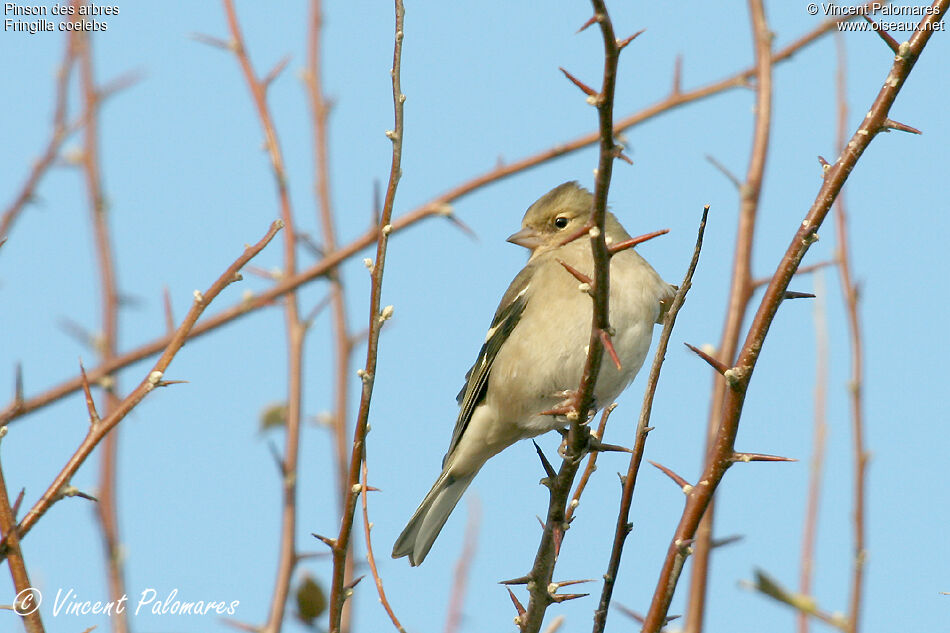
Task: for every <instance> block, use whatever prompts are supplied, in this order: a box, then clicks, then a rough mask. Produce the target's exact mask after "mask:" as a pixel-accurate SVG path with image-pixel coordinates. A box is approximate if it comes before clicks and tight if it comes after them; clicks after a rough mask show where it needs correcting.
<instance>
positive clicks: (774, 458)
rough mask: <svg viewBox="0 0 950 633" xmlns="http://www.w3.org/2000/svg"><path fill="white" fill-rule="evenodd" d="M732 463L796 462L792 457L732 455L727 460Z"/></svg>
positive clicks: (756, 454)
mask: <svg viewBox="0 0 950 633" xmlns="http://www.w3.org/2000/svg"><path fill="white" fill-rule="evenodd" d="M729 459H730V460H731V461H733V462H797V461H798V460H797V459H795V458H793V457H781V456H780V455H768V454H766V453H733V454H732V457H730V458H729Z"/></svg>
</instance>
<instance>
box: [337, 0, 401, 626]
mask: <svg viewBox="0 0 950 633" xmlns="http://www.w3.org/2000/svg"><path fill="white" fill-rule="evenodd" d="M395 14H396V19H395V38H394V39H395V43H394V45H393V65H392V70H391V74H392V85H393V110H394V119H395V122H394V125H393V129H392V130H388V131H387V132H386V136H387V137H388V138H389V140H391V141H392V144H393V152H392V166H391V167H390V171H389V184H388V185H387V187H386V197H385V200H384V202H383V209H382V213H381V216H380V219H379V225H378V227H377V230H376V233H377V241H376V261H375V262H374V263H373V264H372V270H371V273H370V275H371V284H370V301H369V303H370V310H369V331H368V334H367V341H366V364H365V366H364V367H363V368H361V369H360V370H359V372H358V373H359V376H360V378H361V379H362V381H363V392H362V395H361V397H360V407H359V413H358V414H357V418H356V428H355V430H354V435H353V450H352V453H351V456H350V461H349V473H348V475H347V480H346V487H345V488H344V490H343V494H344V495H346V497H345V499H346V501H345V503H344V507H343V517H342V520H341V525H340V532H339V535H338V536H337V538H336V539H335V540H334V542H333V546H332V551H333V578H332V581H331V585H330V633H339V632H340V626H341V622H342V619H343V608H344V602H345V601H346V598H347V592H346V589H345V587H346V584H345V582H344V578H345V574H346V568H347V559H348V556H347V553H348V552H349V542H350V536H351V533H352V530H353V515H354V513H355V510H356V499H357V497H358V496H359V495H360V493H361V492H362V493H363V494H366V491H365V490H362V486H361V484H360V470H361V468H360V466H361V463H362V461H363V459H365V457H366V432H367V425H368V422H369V408H370V401H371V399H372V396H373V384H374V380H375V377H376V362H377V356H378V349H379V333H380V331H381V329H382V326H383V323H384V322H385V321H386V320H387V319H388V318H389V317H390V316H391V315H392V308H391V307H390V306H387V307H386V308H385V309H383V310H380V302H381V295H382V290H383V271H384V269H385V264H386V249H387V246H388V245H389V236H390V234H391V233H392V230H393V227H392V225H391V224H390V222H391V221H392V215H393V205H394V203H395V199H396V187H397V185H398V184H399V179H400V177H401V176H402V143H403V104H404V103H405V101H406V96H405V95H404V94H403V93H402V86H401V82H400V70H401V63H402V42H403V33H404V31H403V23H404V20H405V8H404V7H403V4H402V0H395Z"/></svg>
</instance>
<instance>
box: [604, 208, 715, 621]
mask: <svg viewBox="0 0 950 633" xmlns="http://www.w3.org/2000/svg"><path fill="white" fill-rule="evenodd" d="M708 215H709V206H706V207H705V208H704V209H703V217H702V220H701V221H700V223H699V230H698V232H697V235H696V246H695V247H694V248H693V256H692V258H691V259H690V262H689V266H688V267H687V269H686V274H685V275H684V277H683V281H682V282H681V283H680V286H679V289H678V290H677V291H676V295H675V296H674V297H673V301H672V302H671V303H670V309H669V310H668V311H667V313H666V317H664V321H663V331H662V332H661V333H660V339H659V341H658V342H657V345H656V352H655V353H654V354H653V363H652V364H651V365H650V375H649V377H648V378H647V387H646V391H645V393H644V394H643V404H642V406H641V407H640V418H639V420H638V421H637V431H636V439H635V441H634V445H633V453H632V454H631V455H630V462H629V464H628V466H627V474H626V475H625V476H624V477H622V479H621V480H622V482H623V490H622V491H621V494H620V507H619V509H618V511H617V526H616V528H615V529H614V539H613V545H612V547H611V550H610V558H609V560H608V562H607V571H606V573H604V587H603V589H602V590H601V593H600V602H599V604H598V607H597V610H596V611H595V612H594V628H593V632H594V633H602V632H603V630H604V627H605V626H606V625H607V612H608V610H609V608H610V600H611V597H612V596H613V590H614V585H615V583H616V582H617V574H618V572H619V570H620V558H621V556H622V555H623V546H624V543H625V542H626V540H627V535H628V534H629V533H630V530H631V529H632V525H631V524H630V506H631V504H632V502H633V492H634V489H635V487H636V484H637V475H638V474H639V472H640V463H641V462H642V461H643V452H644V450H645V449H646V441H647V434H648V433H649V432H650V429H651V427H650V415H651V414H652V411H653V398H654V397H655V395H656V387H657V384H659V380H660V370H661V369H662V368H663V361H664V360H665V359H666V350H667V348H668V347H669V344H670V336H672V334H673V326H674V325H675V324H676V315H677V314H679V311H680V309H681V308H682V307H683V303H684V302H685V301H686V294H687V293H688V292H689V289H690V288H691V287H692V285H693V273H694V272H695V271H696V266H697V265H698V264H699V253H700V252H701V251H702V247H703V236H704V235H705V232H706V218H707V217H708Z"/></svg>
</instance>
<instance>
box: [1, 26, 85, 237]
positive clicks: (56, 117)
mask: <svg viewBox="0 0 950 633" xmlns="http://www.w3.org/2000/svg"><path fill="white" fill-rule="evenodd" d="M77 37H78V33H76V32H73V31H70V32H69V33H68V34H67V35H66V38H65V39H66V48H65V51H64V53H63V61H62V62H61V63H60V65H59V68H58V69H57V71H56V96H55V106H54V108H53V126H52V127H53V129H52V132H51V133H50V138H49V141H47V143H46V149H45V150H43V154H42V155H41V156H40V158H39V160H37V161H36V162H35V163H33V168H32V169H31V170H30V173H29V175H28V176H27V177H26V181H25V182H24V183H23V186H21V187H20V191H19V193H17V195H16V197H14V199H13V202H11V203H10V206H8V207H7V208H6V209H5V210H4V212H3V216H2V218H0V240H5V239H6V238H7V237H8V236H9V234H10V230H11V229H12V227H13V223H14V222H15V221H16V219H17V218H18V217H19V215H20V213H21V212H22V211H23V209H24V208H25V207H26V205H27V203H28V202H30V201H31V200H32V199H33V197H34V196H35V195H36V188H37V187H38V186H39V184H40V181H41V180H42V179H43V176H45V175H46V173H47V172H48V171H49V169H50V167H51V166H52V165H53V163H54V162H55V161H56V157H57V156H59V150H60V149H61V148H62V146H63V143H64V142H65V141H66V139H67V138H68V136H69V134H68V133H67V127H66V112H67V109H68V93H69V90H68V89H69V77H70V74H71V72H72V68H73V64H74V63H75V44H74V42H75V39H76V38H77Z"/></svg>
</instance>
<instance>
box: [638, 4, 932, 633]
mask: <svg viewBox="0 0 950 633" xmlns="http://www.w3.org/2000/svg"><path fill="white" fill-rule="evenodd" d="M932 7H933V8H934V13H933V14H931V15H927V16H925V17H924V18H923V20H922V21H921V23H920V24H919V25H918V26H917V30H916V31H915V32H914V34H913V35H912V36H911V38H910V40H909V41H908V42H907V43H906V46H902V47H901V50H902V51H904V54H903V55H900V56H898V57H897V58H895V60H894V62H893V65H892V66H891V68H890V71H889V73H888V75H887V79H886V81H885V82H884V85H883V87H882V88H881V90H880V92H879V93H878V95H877V97H876V98H875V100H874V103H873V104H872V105H871V107H870V109H869V110H868V115H867V116H866V117H865V118H864V119H863V120H862V122H861V125H860V127H859V128H858V129H857V130H856V131H855V133H854V135H853V136H852V137H851V139H850V141H849V142H848V143H847V145H846V147H845V150H844V151H843V152H842V154H841V155H840V156H839V157H838V160H837V161H835V164H834V166H832V167H831V169H829V170H828V173H827V174H826V176H825V179H824V182H823V183H822V186H821V188H820V189H819V191H818V194H817V196H816V198H815V201H814V202H813V203H812V206H811V208H810V209H809V210H808V212H807V214H806V215H805V218H804V220H803V221H802V222H800V223H798V225H797V229H796V231H795V235H794V237H793V239H792V241H791V243H790V245H789V246H788V249H787V250H786V252H785V254H784V256H783V257H782V259H781V261H780V263H779V265H778V269H777V270H776V272H775V274H774V275H773V277H772V281H771V282H770V283H769V286H768V288H767V289H766V291H765V295H764V296H763V298H762V301H761V303H760V305H759V308H758V310H757V311H756V314H755V317H754V319H753V321H752V324H751V325H750V327H749V331H748V333H747V335H746V339H745V342H744V343H743V345H742V349H741V351H740V353H739V357H738V362H737V363H736V367H737V369H738V371H737V372H736V375H735V378H736V380H735V382H734V383H733V384H731V385H730V389H728V390H727V391H726V395H725V399H724V402H723V408H722V415H721V422H720V424H719V426H718V431H717V433H716V439H715V442H714V443H713V445H712V447H713V450H712V451H711V453H710V459H709V460H708V462H707V464H706V466H705V467H704V471H703V474H702V476H701V478H700V481H705V482H706V483H707V485H705V486H697V487H696V488H694V489H693V491H692V492H691V493H690V494H689V495H688V496H687V500H686V508H685V509H684V510H683V514H682V517H681V518H680V522H679V525H678V526H677V528H676V531H675V533H674V535H673V538H672V539H671V543H670V546H669V549H668V551H667V556H666V559H665V561H664V564H663V569H662V570H661V572H660V577H659V579H658V581H657V586H656V590H655V593H654V596H653V600H652V602H651V604H650V611H649V612H648V614H647V618H646V624H645V625H644V629H643V630H644V631H646V632H647V633H655V632H657V631H659V630H660V628H661V627H662V626H663V622H664V618H665V616H666V613H667V611H668V609H669V605H670V601H671V600H672V597H673V591H674V589H675V587H676V579H677V576H678V574H679V570H680V565H681V561H682V559H681V554H680V548H681V547H682V544H683V543H684V542H687V541H689V540H691V539H693V537H694V536H695V534H696V529H697V527H698V526H699V522H700V519H701V518H702V516H703V514H704V513H705V511H706V509H707V508H708V506H709V503H710V500H711V499H712V495H713V493H714V492H715V490H716V488H717V486H718V485H719V482H720V481H721V480H722V477H723V476H724V475H725V472H726V470H727V469H728V468H729V466H730V465H731V464H732V462H731V460H730V459H728V458H729V456H730V455H732V453H733V450H734V448H733V447H734V443H735V438H736V433H737V432H738V429H739V419H740V417H741V415H742V405H743V403H744V401H745V394H746V391H747V389H748V386H749V381H750V380H751V378H752V374H753V371H754V369H755V364H756V362H757V361H758V358H759V354H760V352H761V350H762V345H763V344H764V341H765V337H766V336H767V335H768V330H769V327H770V326H771V324H772V320H773V319H774V318H775V314H776V312H777V311H778V307H779V305H780V304H781V303H782V297H783V295H784V293H785V291H786V290H787V288H788V284H789V282H790V280H791V278H792V275H793V273H794V272H795V269H796V268H797V267H798V265H799V264H800V263H801V260H802V258H803V257H804V256H805V253H807V252H808V248H809V247H810V246H811V244H813V243H814V242H815V240H816V237H817V231H818V229H819V227H820V226H821V224H822V222H823V221H824V220H825V218H826V217H827V214H828V212H829V210H830V209H831V205H832V203H833V202H834V200H835V198H836V197H837V196H838V194H839V192H840V191H841V188H842V187H843V186H844V183H845V182H846V181H847V179H848V175H849V174H850V173H851V171H852V170H853V169H854V167H855V166H856V165H857V163H858V160H859V159H860V157H861V155H862V154H863V153H864V151H865V150H866V149H867V147H868V145H869V144H870V143H871V141H872V140H873V139H874V138H875V137H876V136H877V134H878V133H880V132H881V131H882V129H883V128H882V125H883V122H884V120H885V119H886V118H887V115H888V112H889V111H890V108H891V106H892V105H893V104H894V100H895V99H896V98H897V95H898V93H899V92H900V89H901V87H902V86H903V84H904V81H905V80H906V79H907V77H908V76H909V75H910V72H911V70H912V69H913V66H914V63H915V62H916V61H917V58H918V57H919V55H920V54H921V52H922V51H923V49H924V47H925V46H926V44H927V41H928V40H929V39H930V36H931V35H932V34H933V32H934V30H933V26H934V25H935V24H936V23H938V22H939V21H940V20H941V19H942V17H943V15H944V14H945V13H946V11H947V8H948V7H950V0H936V1H935V2H934V4H933V5H932Z"/></svg>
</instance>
